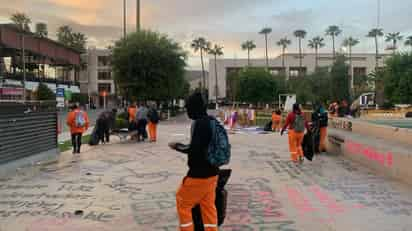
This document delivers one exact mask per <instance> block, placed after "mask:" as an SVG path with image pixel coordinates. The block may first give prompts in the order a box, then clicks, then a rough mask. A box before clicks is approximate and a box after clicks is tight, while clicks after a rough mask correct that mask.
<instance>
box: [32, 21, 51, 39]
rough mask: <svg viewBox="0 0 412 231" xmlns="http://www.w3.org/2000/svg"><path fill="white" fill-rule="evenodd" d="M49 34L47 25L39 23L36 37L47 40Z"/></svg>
mask: <svg viewBox="0 0 412 231" xmlns="http://www.w3.org/2000/svg"><path fill="white" fill-rule="evenodd" d="M48 34H49V32H48V30H47V24H46V23H42V22H39V23H37V24H36V32H35V35H36V36H37V37H40V38H47V36H48Z"/></svg>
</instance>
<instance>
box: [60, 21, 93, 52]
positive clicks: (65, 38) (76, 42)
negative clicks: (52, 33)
mask: <svg viewBox="0 0 412 231" xmlns="http://www.w3.org/2000/svg"><path fill="white" fill-rule="evenodd" d="M57 41H59V42H60V43H61V44H63V45H66V46H68V47H71V48H73V49H75V50H78V51H79V52H82V53H83V52H85V51H86V43H87V37H86V35H84V34H82V33H78V32H73V29H72V28H71V27H70V26H61V27H59V29H57Z"/></svg>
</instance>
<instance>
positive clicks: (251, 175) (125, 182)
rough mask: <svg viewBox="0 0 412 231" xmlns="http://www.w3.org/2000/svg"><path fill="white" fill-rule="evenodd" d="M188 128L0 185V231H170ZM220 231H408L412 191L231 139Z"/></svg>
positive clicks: (357, 168)
mask: <svg viewBox="0 0 412 231" xmlns="http://www.w3.org/2000/svg"><path fill="white" fill-rule="evenodd" d="M189 127H190V122H189V121H180V120H179V121H169V122H164V123H162V124H161V125H160V127H159V141H158V142H157V143H140V144H137V143H133V142H123V143H120V142H119V141H117V142H116V141H115V142H114V143H113V144H106V145H100V146H97V147H85V148H84V150H83V153H82V154H81V155H79V156H73V155H72V154H71V153H70V152H66V153H63V154H62V155H61V156H60V157H59V160H58V161H57V162H56V163H51V164H48V165H43V166H37V167H31V168H27V169H23V170H20V171H19V173H18V174H17V175H15V176H10V177H8V178H5V179H0V230H1V231H63V230H76V231H109V230H119V231H132V230H133V231H136V230H138V231H151V230H153V231H171V230H177V226H178V221H177V215H176V209H175V191H176V188H177V187H178V186H179V184H180V182H181V179H182V177H183V176H184V175H185V173H186V171H187V167H186V157H185V155H183V154H179V153H176V152H174V151H171V150H170V149H169V148H168V147H167V143H168V142H170V141H182V142H188V140H189V131H190V129H189ZM230 140H231V143H232V148H233V149H232V155H233V156H232V161H231V164H230V166H227V168H231V169H232V170H233V173H232V177H231V178H230V180H229V183H228V185H227V187H226V188H227V190H228V192H229V198H228V205H227V206H228V207H227V217H226V221H225V225H224V226H223V227H222V228H221V229H220V230H223V231H272V230H281V231H335V230H336V231H369V230H370V231H377V230H378V231H409V230H412V219H411V217H412V193H411V192H412V187H411V186H409V185H405V184H403V183H401V182H396V181H393V180H391V179H387V178H385V177H383V176H380V175H376V174H375V173H373V172H371V171H370V170H368V169H366V168H365V167H363V166H361V165H358V164H356V163H353V162H350V161H348V160H345V159H343V158H342V157H341V156H331V155H321V156H316V159H315V160H314V161H313V162H308V161H306V162H305V163H303V164H302V165H295V164H293V163H291V162H290V161H289V153H288V147H287V137H286V136H283V137H281V136H279V135H278V134H256V133H253V132H248V131H243V132H238V133H236V134H231V135H230Z"/></svg>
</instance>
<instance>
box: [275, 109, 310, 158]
mask: <svg viewBox="0 0 412 231" xmlns="http://www.w3.org/2000/svg"><path fill="white" fill-rule="evenodd" d="M286 128H288V138H289V151H290V154H291V159H292V161H293V162H298V161H300V162H302V161H303V148H302V142H303V137H304V134H305V128H306V129H307V130H308V131H310V129H309V125H308V123H307V122H306V121H305V118H304V116H303V113H302V110H301V109H300V106H299V104H294V105H293V111H292V112H290V113H289V115H288V117H287V118H286V122H285V125H284V126H283V128H282V131H281V132H280V134H281V135H283V133H284V132H285V131H286Z"/></svg>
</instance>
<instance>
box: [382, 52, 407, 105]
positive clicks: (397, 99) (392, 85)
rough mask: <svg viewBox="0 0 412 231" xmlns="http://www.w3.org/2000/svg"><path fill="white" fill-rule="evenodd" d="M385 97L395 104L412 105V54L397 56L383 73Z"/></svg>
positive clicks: (388, 62)
mask: <svg viewBox="0 0 412 231" xmlns="http://www.w3.org/2000/svg"><path fill="white" fill-rule="evenodd" d="M383 85H384V86H385V97H386V100H389V101H390V102H391V103H393V104H412V53H404V54H395V55H394V56H393V57H392V58H390V59H388V60H387V61H386V67H385V69H384V71H383Z"/></svg>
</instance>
